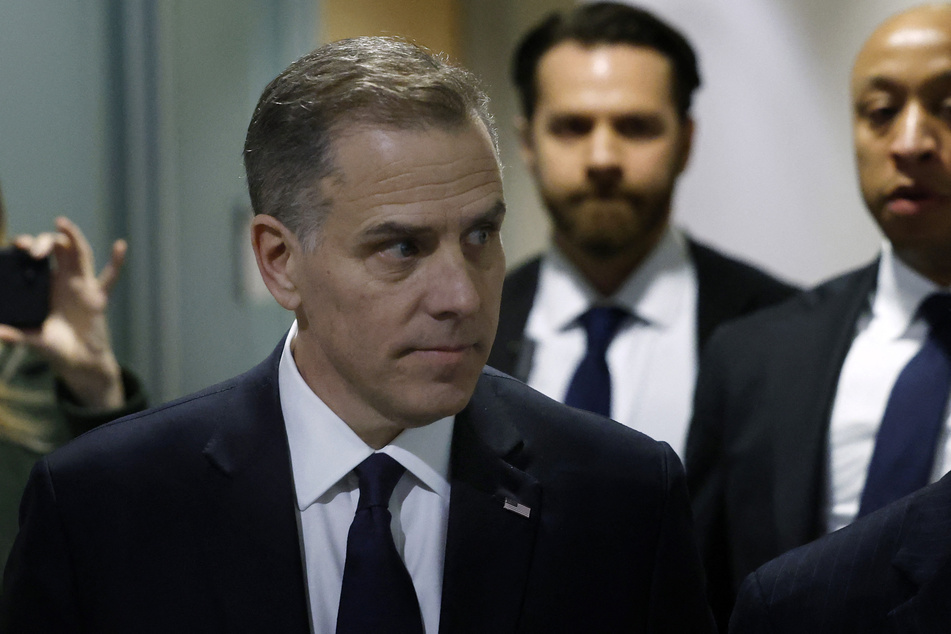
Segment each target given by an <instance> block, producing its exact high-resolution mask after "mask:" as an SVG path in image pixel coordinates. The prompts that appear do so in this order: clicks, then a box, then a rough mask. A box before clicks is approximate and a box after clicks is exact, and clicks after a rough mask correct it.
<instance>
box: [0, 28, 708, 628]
mask: <svg viewBox="0 0 951 634" xmlns="http://www.w3.org/2000/svg"><path fill="white" fill-rule="evenodd" d="M245 165H246V169H247V174H248V185H249V190H250V194H251V200H252V204H253V206H254V209H255V211H256V212H257V215H256V216H255V218H254V220H253V224H252V243H253V246H254V251H255V254H256V256H257V261H258V266H259V269H260V271H261V274H262V276H263V278H264V281H265V283H266V284H267V286H268V289H269V290H270V291H271V293H272V294H273V295H274V297H275V299H276V300H277V301H278V303H280V304H281V305H282V306H284V307H285V308H287V309H289V310H292V311H293V312H294V314H295V316H296V321H295V322H294V324H293V326H292V327H291V330H290V332H289V333H288V335H287V337H286V338H285V340H284V342H282V344H281V345H280V346H279V347H278V348H277V350H275V352H274V354H272V355H271V357H270V358H269V359H267V360H266V361H265V362H264V363H262V364H261V365H259V366H258V367H256V368H254V369H252V370H251V371H250V372H248V373H246V374H244V375H242V376H239V377H237V378H235V379H232V380H231V381H228V382H225V383H223V384H221V385H218V386H215V387H212V388H210V389H208V390H205V391H203V392H201V393H198V394H195V395H192V396H189V397H186V398H184V399H181V400H179V401H177V402H174V403H171V404H168V405H165V406H163V407H159V408H157V409H155V410H152V411H150V412H146V413H144V414H141V415H138V416H135V417H132V418H129V419H126V420H124V421H122V422H121V423H116V424H112V425H107V426H106V427H104V428H100V429H98V430H96V431H94V432H92V433H89V434H86V435H85V436H83V437H81V438H79V439H78V440H77V441H75V442H74V443H72V444H70V445H68V446H67V447H65V448H64V449H62V450H60V451H58V452H55V453H53V454H52V455H50V456H49V457H47V458H45V459H43V460H42V461H40V462H39V463H38V465H37V466H36V468H35V470H34V472H33V475H32V477H31V482H30V485H29V487H28V490H27V492H26V494H25V497H24V501H23V506H22V513H21V530H20V534H19V536H18V538H17V542H16V544H15V546H14V549H13V553H12V555H11V558H10V563H9V565H8V567H7V570H6V573H5V578H4V594H3V599H2V604H0V628H2V629H3V631H5V632H26V631H44V632H59V631H90V632H97V633H103V632H131V631H135V632H147V631H155V632H177V631H202V632H205V631H228V632H237V631H271V632H308V631H315V632H333V631H336V632H338V633H343V632H401V633H403V632H418V633H422V632H436V631H442V632H453V633H455V632H516V631H517V632H552V631H629V632H707V631H711V629H712V627H713V626H712V618H711V616H710V614H709V609H708V608H707V605H706V599H705V596H704V591H703V582H702V572H701V569H700V565H699V554H698V553H697V551H696V547H695V545H694V542H693V534H692V528H691V518H690V511H689V503H688V500H687V493H686V488H685V485H684V477H683V471H682V467H681V466H680V463H679V460H678V459H677V457H676V455H674V453H673V452H672V451H671V450H670V448H669V447H666V446H664V445H663V444H660V443H656V442H654V441H652V440H650V439H649V438H647V437H646V436H643V435H642V434H639V433H637V432H634V431H632V430H628V429H625V428H624V427H622V426H619V425H617V424H615V423H613V422H611V421H608V420H606V419H604V418H601V417H598V416H594V415H589V414H584V413H580V412H577V411H576V410H572V409H570V408H567V407H564V406H563V405H560V404H558V403H555V402H553V401H550V400H549V399H547V398H546V397H544V396H542V395H540V394H538V393H536V392H534V391H532V390H531V389H529V388H528V387H526V386H524V385H523V384H521V383H520V382H518V381H516V380H514V379H512V378H510V377H507V376H505V375H501V374H499V373H497V372H494V371H492V370H488V369H484V364H485V360H486V357H487V356H488V351H489V348H490V346H491V343H492V339H493V336H494V333H495V328H496V324H497V320H498V307H499V298H500V295H501V288H502V280H503V276H504V270H505V258H504V255H503V252H502V245H501V241H500V238H499V230H500V225H501V222H502V219H503V216H504V213H505V206H504V202H503V197H502V186H501V177H500V169H499V164H498V154H497V150H496V148H495V144H494V133H493V128H492V125H491V117H490V115H489V113H488V111H487V100H486V98H485V96H484V93H482V92H481V91H480V90H479V89H478V88H476V86H475V84H474V82H473V79H472V78H471V77H470V76H469V74H468V73H467V72H466V71H464V70H462V69H459V68H456V67H453V66H451V65H449V64H447V63H446V62H445V60H443V59H441V58H439V57H436V56H433V55H430V54H429V53H427V52H425V51H423V50H422V49H420V48H418V47H416V46H413V45H410V44H407V43H405V42H402V41H399V40H392V39H386V38H357V39H355V40H344V41H342V42H337V43H334V44H329V45H326V46H324V47H321V48H319V49H317V50H316V51H314V52H313V53H311V54H310V55H308V56H305V57H304V58H302V59H301V60H298V61H297V62H295V63H294V64H292V65H291V66H290V67H289V68H288V69H287V70H285V71H284V73H282V74H281V75H280V76H279V77H278V78H277V79H275V80H274V81H273V82H272V83H271V84H270V85H269V86H268V87H267V88H266V89H265V91H264V94H263V95H262V97H261V100H260V101H259V103H258V107H257V109H256V111H255V114H254V116H253V118H252V122H251V125H250V127H249V130H248V136H247V140H246V144H245Z"/></svg>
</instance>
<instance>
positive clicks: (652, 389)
mask: <svg viewBox="0 0 951 634" xmlns="http://www.w3.org/2000/svg"><path fill="white" fill-rule="evenodd" d="M596 304H601V305H613V306H619V307H622V308H625V309H627V310H628V311H629V312H630V313H631V317H629V318H627V319H626V320H625V321H623V322H622V324H621V326H620V328H619V329H618V331H617V334H616V335H615V337H614V339H613V340H612V342H611V345H610V347H609V348H608V352H607V361H608V369H609V371H610V373H611V418H613V419H615V420H616V421H618V422H620V423H623V424H625V425H627V426H628V427H632V428H634V429H637V430H638V431H641V432H644V433H645V434H647V435H648V436H651V437H652V438H654V439H656V440H663V441H666V442H667V443H668V444H669V445H670V446H671V447H672V448H673V449H674V451H676V452H677V453H678V454H679V455H680V456H683V448H684V444H685V442H686V436H687V426H688V425H689V423H690V412H691V401H692V399H693V388H694V382H695V380H696V374H697V275H696V271H695V270H694V267H693V264H692V262H691V261H690V257H689V254H688V250H687V244H686V240H685V239H684V237H683V235H682V234H680V233H679V232H677V231H675V230H673V229H668V230H667V232H666V233H665V234H664V236H663V237H662V238H661V240H660V242H659V243H658V245H657V247H656V248H655V249H654V251H653V252H652V253H651V254H650V255H649V256H648V257H647V259H646V260H645V261H644V262H643V263H642V264H641V266H639V267H638V268H637V270H636V271H635V272H634V273H633V274H632V275H631V276H630V277H629V278H628V279H627V280H626V281H625V282H624V284H622V285H621V288H620V289H618V291H617V292H616V293H615V294H614V295H613V296H611V297H609V298H604V297H601V296H600V294H599V293H598V292H597V291H596V290H595V289H594V287H592V286H591V284H590V283H589V282H588V281H587V280H586V279H585V278H584V277H583V276H582V275H581V273H580V272H579V271H578V270H577V269H576V268H575V267H574V266H573V265H572V264H571V263H569V262H568V260H567V259H566V258H565V256H564V255H563V254H562V253H561V252H560V251H558V250H557V249H556V248H552V250H550V251H549V252H548V253H546V254H545V256H544V257H543V258H542V263H541V270H540V272H539V278H538V291H537V293H536V295H535V301H534V304H533V305H532V309H531V312H530V313H529V315H528V321H527V323H526V326H525V335H526V337H527V338H528V339H529V340H531V341H532V343H533V346H534V350H533V355H532V366H531V369H530V371H529V374H528V384H529V385H531V386H532V387H533V388H535V389H537V390H538V391H540V392H542V393H543V394H546V395H548V396H549V397H551V398H554V399H556V400H559V401H563V400H564V398H565V394H566V393H567V391H568V385H569V383H570V382H571V378H572V376H574V372H575V369H576V368H577V366H578V363H579V362H580V361H581V359H582V358H583V357H584V354H585V351H586V348H587V337H586V334H585V329H584V326H582V325H581V323H580V322H579V321H578V318H579V317H580V316H581V315H582V314H583V313H584V312H585V311H587V310H588V309H589V308H590V307H591V306H593V305H596Z"/></svg>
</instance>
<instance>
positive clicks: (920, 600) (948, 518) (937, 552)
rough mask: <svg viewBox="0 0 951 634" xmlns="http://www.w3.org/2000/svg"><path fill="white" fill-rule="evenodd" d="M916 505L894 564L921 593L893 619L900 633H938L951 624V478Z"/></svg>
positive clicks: (896, 609)
mask: <svg viewBox="0 0 951 634" xmlns="http://www.w3.org/2000/svg"><path fill="white" fill-rule="evenodd" d="M919 499H920V500H923V501H925V503H917V502H913V503H912V505H911V507H910V510H909V512H908V515H907V517H906V518H905V521H904V523H903V527H904V531H906V532H907V537H905V538H904V539H902V545H901V548H900V549H899V550H898V552H897V553H896V555H895V558H894V559H893V561H892V563H893V565H894V566H895V567H896V568H897V569H898V570H900V571H901V572H902V573H903V574H904V575H905V576H906V577H907V579H909V580H910V582H911V583H912V585H913V587H914V588H915V589H916V590H917V591H916V592H915V593H914V596H912V597H911V598H910V599H909V600H908V601H905V602H904V603H902V604H900V605H899V606H898V607H896V608H895V610H893V611H892V612H891V614H890V615H889V618H890V619H891V621H892V623H893V624H894V625H895V631H900V632H938V631H944V630H946V629H947V627H948V624H949V623H951V601H949V599H948V597H949V596H951V476H946V477H945V478H944V479H943V480H942V481H941V483H940V484H938V485H936V486H935V487H934V488H933V489H931V490H930V491H929V492H928V493H927V494H926V496H922V497H921V498H919Z"/></svg>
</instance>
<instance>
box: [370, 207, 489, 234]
mask: <svg viewBox="0 0 951 634" xmlns="http://www.w3.org/2000/svg"><path fill="white" fill-rule="evenodd" d="M505 211H506V207H505V201H503V200H497V201H496V202H495V204H493V205H492V206H491V207H490V208H489V209H488V211H485V212H483V213H481V214H479V215H477V216H475V217H474V218H472V219H471V220H470V221H469V222H468V225H467V226H469V227H475V226H478V225H482V224H487V223H491V224H495V223H501V221H502V219H503V218H504V217H505ZM431 231H432V229H431V228H429V227H427V226H421V225H415V224H411V223H406V222H399V221H396V220H387V221H385V222H381V223H380V224H378V225H375V226H373V227H370V228H369V229H367V230H366V231H365V232H364V234H363V235H364V236H366V237H368V238H379V237H391V236H414V235H422V234H425V233H429V232H431Z"/></svg>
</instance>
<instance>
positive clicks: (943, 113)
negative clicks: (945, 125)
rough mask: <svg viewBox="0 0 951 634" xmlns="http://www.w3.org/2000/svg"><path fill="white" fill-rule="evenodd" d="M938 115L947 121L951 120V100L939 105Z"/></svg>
mask: <svg viewBox="0 0 951 634" xmlns="http://www.w3.org/2000/svg"><path fill="white" fill-rule="evenodd" d="M938 116H939V117H941V118H942V119H944V120H945V121H951V101H942V102H941V105H940V106H939V107H938Z"/></svg>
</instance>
